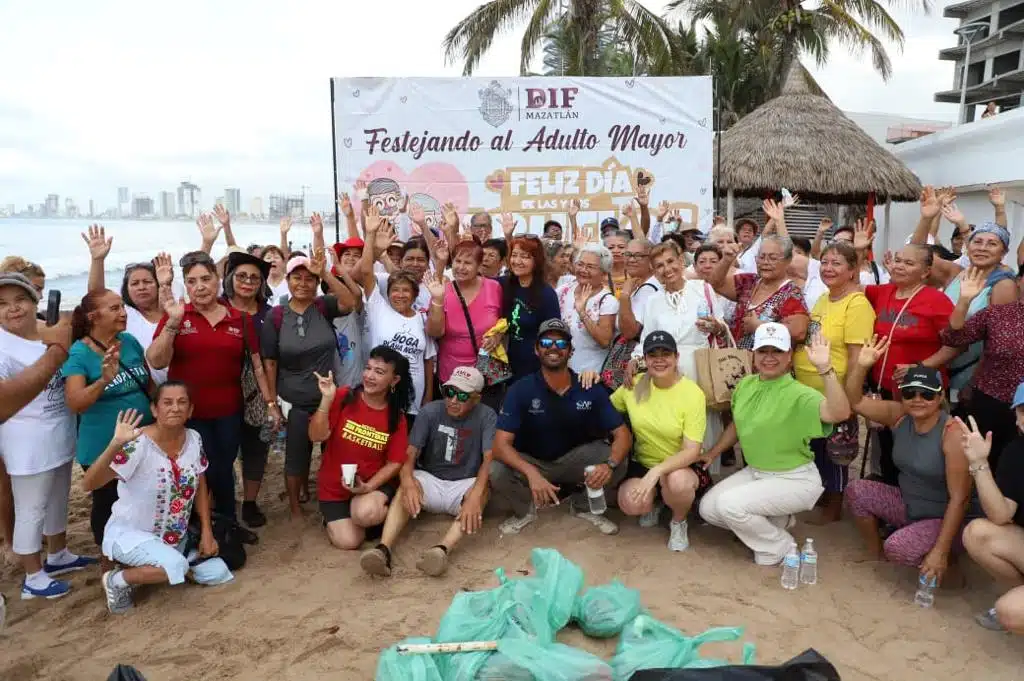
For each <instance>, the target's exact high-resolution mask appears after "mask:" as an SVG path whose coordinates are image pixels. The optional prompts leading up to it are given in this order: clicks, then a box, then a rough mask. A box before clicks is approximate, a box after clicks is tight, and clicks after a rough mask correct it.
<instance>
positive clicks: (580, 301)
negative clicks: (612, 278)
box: [573, 284, 594, 318]
mask: <svg viewBox="0 0 1024 681" xmlns="http://www.w3.org/2000/svg"><path fill="white" fill-rule="evenodd" d="M593 294H594V287H593V286H591V285H590V284H579V285H577V286H576V291H575V292H574V294H573V302H574V304H575V306H576V312H577V313H578V314H579V316H580V317H581V318H582V317H583V315H585V314H586V312H587V301H588V300H590V296H592V295H593Z"/></svg>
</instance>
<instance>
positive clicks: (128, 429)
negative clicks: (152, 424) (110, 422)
mask: <svg viewBox="0 0 1024 681" xmlns="http://www.w3.org/2000/svg"><path fill="white" fill-rule="evenodd" d="M140 425H142V413H141V412H137V411H135V410H134V409H129V410H128V411H119V412H117V422H116V423H115V424H114V437H113V439H112V440H111V444H113V445H115V446H117V447H124V446H125V445H126V444H128V443H129V442H132V441H133V440H137V439H138V438H139V436H140V435H142V430H140V429H139V426H140Z"/></svg>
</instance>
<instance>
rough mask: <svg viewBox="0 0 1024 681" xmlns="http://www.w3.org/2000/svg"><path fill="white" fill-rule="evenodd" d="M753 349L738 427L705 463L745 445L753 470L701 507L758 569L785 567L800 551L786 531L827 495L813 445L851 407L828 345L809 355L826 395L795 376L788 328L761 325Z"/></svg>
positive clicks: (718, 488) (740, 391) (737, 398)
mask: <svg viewBox="0 0 1024 681" xmlns="http://www.w3.org/2000/svg"><path fill="white" fill-rule="evenodd" d="M753 345H754V368H755V370H756V372H755V373H754V374H753V375H750V376H746V377H744V378H743V379H742V380H741V381H740V382H739V384H738V385H737V386H736V389H735V390H734V391H733V394H732V414H733V418H734V419H735V420H734V422H733V423H731V424H729V426H728V427H727V428H726V429H725V432H724V433H723V434H722V437H721V439H719V441H718V442H717V443H716V444H715V445H714V446H713V447H711V448H710V449H709V450H708V451H707V452H706V453H705V454H704V456H703V458H704V459H705V460H707V461H711V460H713V459H715V458H717V457H718V456H719V455H720V454H722V452H724V451H726V450H727V449H731V448H732V447H733V446H734V445H735V444H736V443H737V441H738V442H739V443H740V445H742V447H743V457H744V459H746V462H747V467H746V468H743V469H742V470H740V471H738V472H736V473H733V474H732V475H730V476H729V477H728V478H726V479H725V480H723V481H722V482H720V483H718V484H717V485H715V486H714V487H712V488H711V490H710V491H709V492H708V493H707V494H706V495H705V496H704V499H703V500H702V501H701V502H700V515H701V517H702V518H704V520H706V521H707V522H709V523H711V524H712V525H715V526H716V527H722V528H725V529H728V530H731V531H732V532H733V533H735V534H736V536H737V537H738V538H739V539H740V541H742V542H743V543H744V544H746V545H747V547H749V548H750V549H751V550H752V551H753V552H754V562H756V563H757V564H758V565H778V564H779V563H781V562H782V559H783V558H785V556H786V553H787V552H788V551H789V549H790V547H792V546H794V545H795V540H794V539H793V535H791V534H790V533H789V532H788V531H787V529H788V528H789V527H790V526H791V524H792V523H793V522H794V518H793V515H794V514H796V513H800V512H802V511H809V510H810V509H812V508H814V504H815V502H816V501H817V500H818V497H820V496H821V493H822V485H821V475H820V474H819V473H818V469H817V468H816V467H815V465H814V454H813V453H812V452H811V448H810V447H809V446H808V441H810V440H812V439H814V438H820V437H826V436H827V435H828V434H829V433H830V432H831V430H832V428H831V426H830V424H833V423H842V422H843V421H846V420H847V419H848V418H850V403H849V401H848V400H847V397H846V393H845V392H844V390H843V385H842V384H841V383H840V382H839V379H838V378H837V377H836V370H835V368H833V366H832V352H831V347H830V346H829V342H828V341H827V340H824V339H821V338H819V337H815V338H812V339H811V343H810V344H809V345H808V348H807V357H808V359H809V360H810V362H811V363H812V364H813V365H814V367H815V368H816V369H817V372H818V374H819V375H820V376H821V379H822V381H823V382H824V391H823V392H819V391H817V390H815V389H814V388H811V387H808V386H806V385H803V384H802V383H799V382H797V380H796V379H795V378H793V376H792V374H791V373H790V371H791V369H792V365H793V347H792V340H791V337H790V334H789V329H788V328H787V327H786V326H784V325H783V324H778V323H776V322H767V323H765V324H762V325H761V326H760V327H758V329H757V332H756V334H755V339H754V343H753ZM780 424H785V427H784V428H783V427H780Z"/></svg>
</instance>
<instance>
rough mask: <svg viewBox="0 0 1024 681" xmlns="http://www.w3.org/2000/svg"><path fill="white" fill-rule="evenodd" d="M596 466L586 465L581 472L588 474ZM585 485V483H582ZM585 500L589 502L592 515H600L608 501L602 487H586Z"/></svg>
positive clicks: (606, 508) (605, 508) (606, 506)
mask: <svg viewBox="0 0 1024 681" xmlns="http://www.w3.org/2000/svg"><path fill="white" fill-rule="evenodd" d="M594 468H596V466H587V467H586V468H584V469H583V472H584V473H586V474H587V475H590V474H591V472H593V470H594ZM584 486H585V485H584ZM587 501H588V502H589V503H590V512H591V513H593V514H594V515H602V514H603V513H604V512H605V511H607V510H608V502H607V501H605V498H604V488H603V487H601V488H598V489H590V488H589V487H587Z"/></svg>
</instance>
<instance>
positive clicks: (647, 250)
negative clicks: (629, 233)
mask: <svg viewBox="0 0 1024 681" xmlns="http://www.w3.org/2000/svg"><path fill="white" fill-rule="evenodd" d="M634 242H636V243H638V244H640V245H641V246H643V249H644V253H650V252H651V249H652V248H654V245H653V244H652V243H651V242H650V240H648V239H641V238H640V237H636V238H634V239H630V240H629V242H628V243H627V245H629V244H631V243H634Z"/></svg>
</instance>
